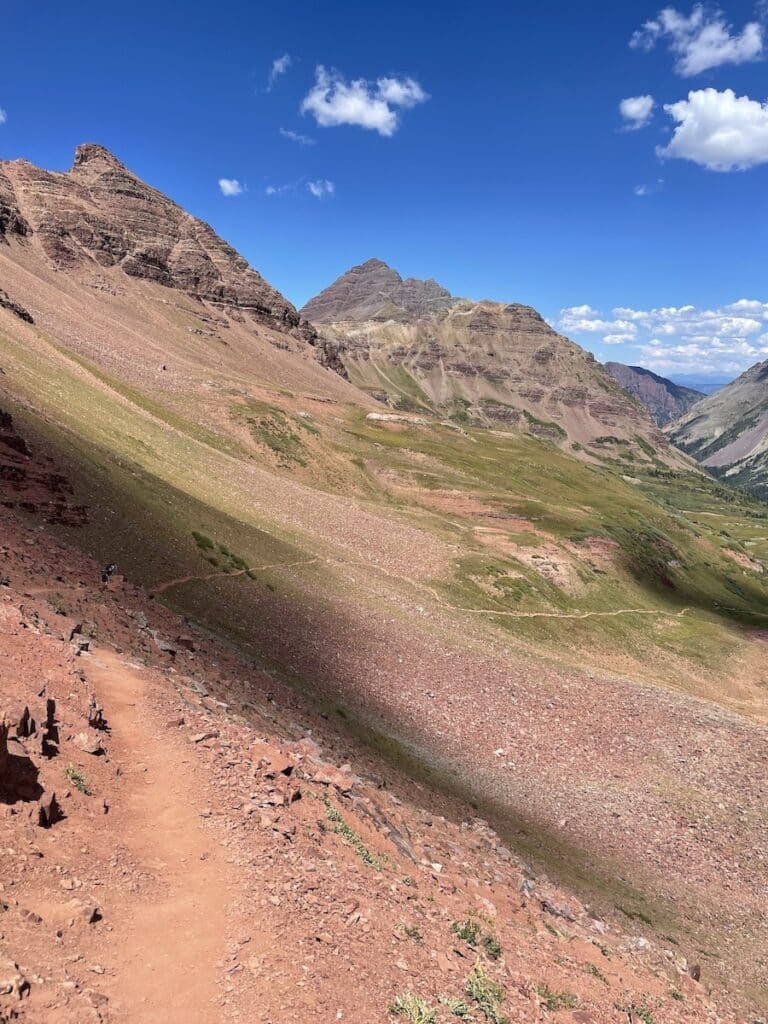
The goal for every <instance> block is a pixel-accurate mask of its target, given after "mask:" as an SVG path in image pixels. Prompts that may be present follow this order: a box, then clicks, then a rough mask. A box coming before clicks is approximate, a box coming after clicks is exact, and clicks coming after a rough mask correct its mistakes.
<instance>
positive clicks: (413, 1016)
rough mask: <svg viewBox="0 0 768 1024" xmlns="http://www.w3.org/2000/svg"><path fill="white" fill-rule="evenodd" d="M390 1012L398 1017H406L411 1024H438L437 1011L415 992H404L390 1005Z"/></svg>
mask: <svg viewBox="0 0 768 1024" xmlns="http://www.w3.org/2000/svg"><path fill="white" fill-rule="evenodd" d="M389 1012H390V1013H392V1014H394V1015H395V1016H396V1017H404V1018H405V1019H406V1020H407V1021H410V1022H411V1024H437V1010H435V1009H433V1008H432V1007H431V1006H430V1005H429V1003H428V1002H427V1001H426V999H422V998H421V996H415V995H414V994H413V992H403V993H402V995H399V996H398V997H397V998H396V999H395V1001H394V1002H393V1003H392V1004H391V1005H390V1007H389Z"/></svg>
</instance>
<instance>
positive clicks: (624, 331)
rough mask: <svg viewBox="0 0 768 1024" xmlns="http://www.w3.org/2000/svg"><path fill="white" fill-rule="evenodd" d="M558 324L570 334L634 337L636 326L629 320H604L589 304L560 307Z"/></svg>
mask: <svg viewBox="0 0 768 1024" xmlns="http://www.w3.org/2000/svg"><path fill="white" fill-rule="evenodd" d="M558 326H559V328H560V330H562V331H565V332H566V333H571V334H603V335H605V336H613V337H617V336H619V335H622V336H628V337H630V338H634V336H635V334H636V333H637V328H636V327H635V325H634V324H633V323H632V322H631V320H628V319H624V318H620V319H616V320H605V319H603V318H602V316H601V315H600V313H598V311H597V310H596V309H592V307H591V306H569V307H568V309H561V310H560V319H559V321H558ZM613 344H615V342H613Z"/></svg>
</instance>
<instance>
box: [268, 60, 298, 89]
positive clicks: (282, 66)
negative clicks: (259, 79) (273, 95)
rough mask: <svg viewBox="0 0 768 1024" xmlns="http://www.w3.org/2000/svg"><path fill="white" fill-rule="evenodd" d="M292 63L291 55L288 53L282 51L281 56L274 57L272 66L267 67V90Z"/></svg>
mask: <svg viewBox="0 0 768 1024" xmlns="http://www.w3.org/2000/svg"><path fill="white" fill-rule="evenodd" d="M291 64H293V57H291V55H290V53H284V54H283V56H282V57H275V59H274V60H273V61H272V67H271V68H270V69H269V79H268V80H267V92H271V91H272V87H273V86H274V84H275V82H276V81H277V80H278V78H280V76H281V75H284V74H285V73H286V71H287V70H288V68H289V67H290V66H291Z"/></svg>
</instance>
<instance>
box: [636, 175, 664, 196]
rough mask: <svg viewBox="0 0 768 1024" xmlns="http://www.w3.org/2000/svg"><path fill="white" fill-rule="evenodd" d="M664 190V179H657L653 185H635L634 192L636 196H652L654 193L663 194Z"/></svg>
mask: <svg viewBox="0 0 768 1024" xmlns="http://www.w3.org/2000/svg"><path fill="white" fill-rule="evenodd" d="M663 188H664V179H663V178H657V179H656V181H655V182H653V183H652V184H650V185H649V184H645V185H635V187H634V188H633V189H632V191H633V192H634V193H635V195H636V196H652V195H653V194H654V192H661V190H662V189H663Z"/></svg>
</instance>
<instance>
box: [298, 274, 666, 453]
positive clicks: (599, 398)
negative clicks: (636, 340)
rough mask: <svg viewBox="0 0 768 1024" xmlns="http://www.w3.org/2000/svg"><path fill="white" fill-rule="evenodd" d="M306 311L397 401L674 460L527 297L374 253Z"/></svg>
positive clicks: (572, 442)
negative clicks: (417, 271) (429, 276)
mask: <svg viewBox="0 0 768 1024" xmlns="http://www.w3.org/2000/svg"><path fill="white" fill-rule="evenodd" d="M301 312H302V315H304V316H306V317H308V318H309V319H311V320H312V321H313V322H314V323H315V325H316V326H317V328H318V331H319V333H320V335H321V336H322V337H323V338H325V339H327V340H328V341H329V342H330V343H331V344H332V345H334V346H337V347H338V349H339V352H340V356H341V360H342V362H343V364H344V366H345V368H346V370H347V372H348V374H349V377H350V380H352V381H353V383H355V384H357V385H358V387H360V388H362V389H363V390H365V391H367V392H368V393H369V394H371V395H372V396H373V397H375V398H377V399H378V400H379V401H384V402H386V403H388V404H389V405H391V406H393V407H394V408H396V409H400V410H405V411H411V412H424V411H432V412H437V413H439V414H441V415H443V416H448V417H450V418H452V419H453V420H454V421H455V422H456V423H458V424H463V423H471V424H474V425H478V426H481V425H485V426H495V427H499V428H502V429H513V430H515V431H520V432H524V433H529V434H532V435H534V436H536V437H541V438H543V439H546V440H549V441H550V442H554V443H556V444H560V445H563V446H572V447H575V448H576V450H578V451H582V452H586V453H588V455H589V456H591V457H601V456H602V455H603V454H605V452H606V446H607V449H608V451H611V453H612V451H613V448H614V446H615V445H630V446H633V447H635V448H637V438H638V437H640V438H641V439H642V441H644V442H645V443H646V444H650V445H651V446H652V447H653V448H654V449H655V450H657V453H658V456H659V458H661V459H662V460H664V461H669V462H671V463H674V462H675V461H676V456H675V454H674V452H672V451H671V449H670V448H669V446H668V445H667V444H666V443H665V441H664V439H663V437H662V435H661V434H659V432H658V431H656V430H655V429H654V427H653V425H652V424H651V423H650V421H649V419H648V416H647V414H646V411H645V409H644V408H643V407H642V406H640V405H639V404H637V403H635V402H632V401H631V400H630V399H628V398H627V395H626V394H625V392H624V391H623V390H622V389H621V388H620V387H618V386H617V385H616V382H615V381H614V380H613V378H612V377H610V376H609V375H608V374H607V373H606V372H605V371H604V370H603V368H602V367H601V366H600V365H599V364H598V363H597V362H596V361H595V360H594V358H593V357H592V356H591V355H589V354H588V353H587V352H585V351H584V350H583V349H581V348H580V347H579V346H578V345H575V344H574V343H573V342H571V341H568V339H566V338H564V337H562V336H561V335H559V334H557V333H556V332H555V331H554V330H553V329H552V328H551V327H550V326H549V325H548V324H547V323H546V322H545V321H544V320H543V319H542V317H541V316H540V315H539V314H538V313H537V312H536V311H535V310H534V309H531V308H530V307H529V306H522V305H518V304H511V305H504V304H502V303H497V302H487V301H484V302H474V301H470V300H466V299H455V298H453V297H452V296H451V295H450V294H449V293H448V292H447V291H446V290H445V289H443V288H440V286H439V285H437V284H436V282H434V281H415V280H413V279H409V280H407V281H402V279H401V278H400V275H399V274H398V273H397V272H396V271H394V270H392V269H391V268H390V267H388V266H387V265H386V264H384V263H382V262H381V261H380V260H369V261H368V262H367V263H363V264H362V265H361V266H359V267H354V268H353V269H352V270H350V271H348V272H347V273H346V274H344V275H342V277H340V278H339V279H338V280H337V281H336V282H334V284H332V285H331V286H330V287H329V288H327V289H326V290H325V291H323V292H321V294H320V295H318V296H317V297H316V298H314V299H312V300H311V301H310V302H308V303H307V304H306V306H304V307H303V309H302V311H301ZM589 446H592V449H591V450H590V448H589ZM638 451H639V449H638ZM641 457H642V456H641Z"/></svg>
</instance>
